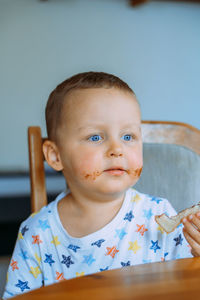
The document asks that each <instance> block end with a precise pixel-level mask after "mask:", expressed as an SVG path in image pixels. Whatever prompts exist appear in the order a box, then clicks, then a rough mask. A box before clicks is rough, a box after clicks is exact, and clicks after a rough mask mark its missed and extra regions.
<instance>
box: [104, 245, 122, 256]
mask: <svg viewBox="0 0 200 300" xmlns="http://www.w3.org/2000/svg"><path fill="white" fill-rule="evenodd" d="M106 249H107V253H106V254H105V255H110V256H111V257H112V258H114V257H115V255H116V254H117V252H119V250H117V248H116V246H113V247H111V248H110V247H106Z"/></svg>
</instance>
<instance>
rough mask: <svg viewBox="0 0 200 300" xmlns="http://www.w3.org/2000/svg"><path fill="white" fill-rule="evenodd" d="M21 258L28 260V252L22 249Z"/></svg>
mask: <svg viewBox="0 0 200 300" xmlns="http://www.w3.org/2000/svg"><path fill="white" fill-rule="evenodd" d="M19 256H21V258H22V259H23V260H26V259H28V258H29V256H28V252H27V251H23V250H22V249H21V252H20V253H19Z"/></svg>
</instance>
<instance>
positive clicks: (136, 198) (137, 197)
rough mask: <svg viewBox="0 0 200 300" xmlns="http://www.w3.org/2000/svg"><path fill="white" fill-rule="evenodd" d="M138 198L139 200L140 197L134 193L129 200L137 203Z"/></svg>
mask: <svg viewBox="0 0 200 300" xmlns="http://www.w3.org/2000/svg"><path fill="white" fill-rule="evenodd" d="M140 200H141V197H140V196H139V195H138V194H136V195H135V196H134V197H133V198H132V199H131V202H135V203H138V202H139V201H140Z"/></svg>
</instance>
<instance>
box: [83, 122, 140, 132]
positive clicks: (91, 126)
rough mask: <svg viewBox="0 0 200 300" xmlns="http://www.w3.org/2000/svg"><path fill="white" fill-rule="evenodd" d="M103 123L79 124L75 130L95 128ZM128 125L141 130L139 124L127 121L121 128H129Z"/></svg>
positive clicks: (102, 125)
mask: <svg viewBox="0 0 200 300" xmlns="http://www.w3.org/2000/svg"><path fill="white" fill-rule="evenodd" d="M104 126H105V124H104V123H99V124H88V125H86V126H81V127H78V128H77V130H78V131H83V130H87V129H95V128H97V127H104ZM130 127H134V128H135V129H139V130H141V124H136V123H127V124H125V125H124V126H123V130H124V129H129V128H130Z"/></svg>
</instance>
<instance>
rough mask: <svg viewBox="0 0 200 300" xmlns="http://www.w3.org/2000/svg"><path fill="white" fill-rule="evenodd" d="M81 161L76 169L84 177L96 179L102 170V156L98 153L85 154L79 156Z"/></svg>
mask: <svg viewBox="0 0 200 300" xmlns="http://www.w3.org/2000/svg"><path fill="white" fill-rule="evenodd" d="M78 159H79V161H80V163H79V164H78V165H77V166H76V171H77V172H78V173H79V174H80V176H81V177H82V178H83V179H87V180H88V179H92V180H95V179H96V178H97V177H98V176H99V175H100V174H101V172H102V170H101V167H100V158H99V157H98V155H95V156H94V155H91V153H88V154H85V155H84V156H81V155H80V157H79V158H78Z"/></svg>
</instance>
